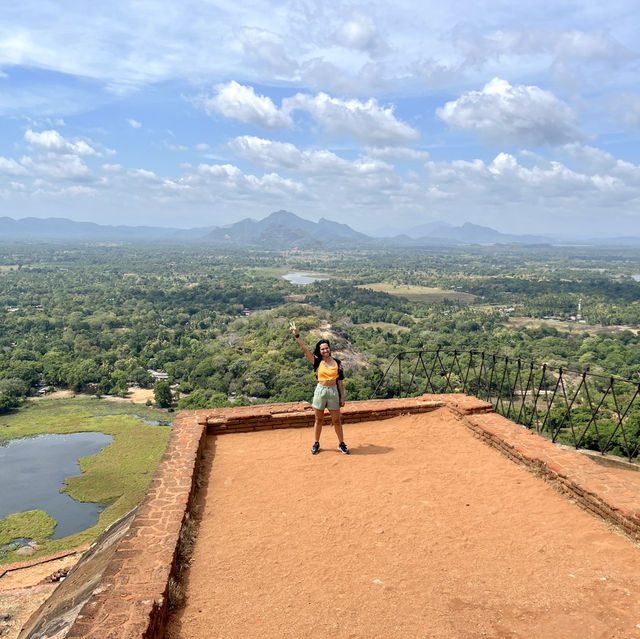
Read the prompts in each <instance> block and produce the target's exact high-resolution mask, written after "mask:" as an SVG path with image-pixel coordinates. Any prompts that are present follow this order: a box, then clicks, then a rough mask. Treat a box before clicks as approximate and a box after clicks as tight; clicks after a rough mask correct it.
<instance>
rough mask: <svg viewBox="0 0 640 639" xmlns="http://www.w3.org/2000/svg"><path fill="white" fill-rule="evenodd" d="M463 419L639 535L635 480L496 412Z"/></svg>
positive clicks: (596, 512) (497, 445)
mask: <svg viewBox="0 0 640 639" xmlns="http://www.w3.org/2000/svg"><path fill="white" fill-rule="evenodd" d="M462 421H463V422H464V423H465V424H466V425H467V426H468V427H469V428H470V429H471V430H472V431H473V432H474V434H475V435H476V436H477V437H479V438H480V439H482V440H483V441H484V442H486V443H487V444H489V445H490V446H493V447H494V448H497V449H498V450H499V451H500V452H501V453H502V454H504V455H506V456H507V457H509V458H510V459H512V460H513V461H515V462H516V463H519V464H524V465H526V466H527V467H529V468H530V469H532V470H534V471H535V472H537V473H539V474H540V475H541V476H543V477H544V478H545V479H548V480H550V481H552V482H553V484H554V485H555V486H556V488H558V489H559V490H560V491H561V492H564V493H566V494H567V495H569V496H570V497H571V498H572V499H574V500H575V502H576V503H577V504H578V505H579V506H581V507H582V508H584V509H585V510H588V511H589V512H591V513H593V514H594V515H596V516H597V517H600V518H602V519H605V520H606V521H608V522H610V523H612V524H614V525H617V526H619V527H620V528H621V529H622V530H623V531H624V532H625V533H627V534H628V535H629V536H630V537H631V538H632V539H633V540H634V541H640V488H639V487H638V486H637V485H635V484H632V483H629V482H626V481H624V479H622V478H621V477H619V476H618V475H615V474H613V473H612V472H610V471H609V470H608V469H607V468H605V467H603V466H602V465H600V464H597V463H595V462H594V461H593V460H592V459H589V458H588V457H587V456H586V455H583V454H581V453H579V452H578V451H577V450H575V449H572V448H567V447H561V446H558V445H556V444H554V443H553V442H551V441H550V440H548V439H545V438H544V437H541V436H540V435H538V434H536V433H534V432H532V431H530V430H529V429H527V428H525V427H524V426H520V425H518V424H515V423H514V422H512V421H510V420H508V419H507V418H506V417H502V416H501V415H498V414H496V413H493V414H485V415H468V416H466V417H464V418H463V419H462ZM632 468H633V466H632ZM629 472H631V471H629Z"/></svg>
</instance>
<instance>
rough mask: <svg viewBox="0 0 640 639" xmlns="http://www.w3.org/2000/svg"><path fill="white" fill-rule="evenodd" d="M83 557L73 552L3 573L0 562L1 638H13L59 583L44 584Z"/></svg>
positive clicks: (3, 568)
mask: <svg viewBox="0 0 640 639" xmlns="http://www.w3.org/2000/svg"><path fill="white" fill-rule="evenodd" d="M81 556H82V553H81V552H77V553H72V554H69V555H67V556H65V557H61V558H60V559H54V560H51V561H48V560H46V559H45V558H43V559H42V560H41V563H37V564H35V565H30V566H25V567H24V568H15V569H13V570H9V571H8V572H4V570H5V569H6V568H5V566H2V565H0V615H6V617H0V637H2V639H15V638H16V637H17V636H18V635H19V634H20V630H21V629H22V626H23V625H24V624H25V623H26V622H27V620H28V619H29V617H30V616H31V613H33V612H34V611H35V610H36V609H37V608H38V607H39V606H40V605H41V604H42V603H44V601H45V600H46V599H48V597H49V596H50V595H51V593H52V592H53V591H54V590H55V589H56V587H57V586H58V582H54V583H43V582H44V581H46V580H47V579H48V578H51V576H52V575H55V574H56V573H58V572H59V571H63V570H64V571H68V570H70V569H71V568H72V567H73V566H74V565H75V564H76V563H77V562H78V561H79V559H80V557H81Z"/></svg>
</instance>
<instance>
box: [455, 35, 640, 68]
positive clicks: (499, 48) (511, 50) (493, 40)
mask: <svg viewBox="0 0 640 639" xmlns="http://www.w3.org/2000/svg"><path fill="white" fill-rule="evenodd" d="M457 44H458V46H459V47H460V48H461V50H463V51H465V52H466V54H467V57H468V58H469V59H470V60H473V61H474V62H475V63H476V64H477V63H478V62H479V61H485V60H486V59H487V58H490V57H494V56H495V57H499V58H504V57H505V56H514V55H520V56H549V55H553V56H555V57H557V58H561V59H564V60H567V61H570V60H578V61H589V62H597V61H600V62H616V63H618V62H622V61H625V60H630V59H632V58H633V57H635V56H634V54H632V53H631V51H630V50H629V49H628V48H627V47H625V46H623V45H621V44H620V43H619V42H617V41H616V40H615V39H614V38H612V37H611V36H610V35H605V34H604V33H602V32H599V31H595V32H587V31H582V30H579V29H572V30H565V31H562V30H558V29H555V28H551V29H548V28H544V29H542V28H539V27H538V28H528V29H525V30H497V31H493V32H491V33H488V34H486V35H481V36H476V37H471V38H465V37H462V38H458V39H457Z"/></svg>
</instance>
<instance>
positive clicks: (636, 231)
mask: <svg viewBox="0 0 640 639" xmlns="http://www.w3.org/2000/svg"><path fill="white" fill-rule="evenodd" d="M445 5H446V6H445ZM639 43H640V8H639V5H638V3H637V1H636V0H611V1H610V2H607V3H602V2H595V1H593V0H582V1H579V2H578V1H575V2H573V1H572V2H569V1H567V0H555V1H550V0H538V1H536V2H532V1H529V0H526V1H521V2H518V3H514V2H504V1H485V2H478V1H475V2H468V1H466V0H464V1H461V2H455V3H451V5H450V6H449V5H448V4H447V3H442V2H434V1H431V0H429V1H427V2H417V1H409V0H399V1H396V2H395V3H389V2H388V1H386V0H385V1H384V2H382V1H379V0H374V1H370V2H367V3H361V2H351V1H350V0H345V1H341V2H331V1H327V0H325V1H322V2H321V1H319V0H318V1H315V0H294V1H286V0H285V1H279V2H271V3H267V2H263V1H262V0H253V1H248V2H242V3H238V2H229V1H227V0H224V1H216V2H208V1H206V0H199V1H197V2H193V1H186V2H185V1H184V0H183V1H182V2H174V1H172V0H164V1H161V0H154V1H153V2H150V1H148V0H140V1H138V2H135V3H131V2H128V1H127V2H125V1H120V0H112V1H110V2H108V3H87V2H79V1H77V0H76V1H72V0H65V1H60V0H48V1H46V2H45V1H44V0H39V1H32V0H22V1H21V2H20V3H2V6H0V206H1V209H0V215H7V216H10V217H13V218H22V217H28V216H36V217H52V216H56V217H68V218H71V219H75V220H82V221H94V222H99V223H103V224H128V225H154V226H177V227H182V228H190V227H196V226H210V225H223V224H228V223H231V222H235V221H237V220H239V219H242V218H245V217H253V218H255V219H260V218H262V217H264V216H266V215H268V214H269V213H271V212H272V211H276V210H279V209H286V210H289V211H292V212H294V213H296V214H298V215H300V216H301V217H304V218H307V219H310V220H317V219H318V218H320V217H326V218H328V219H332V220H337V221H340V222H345V223H348V224H350V225H351V226H353V227H354V228H356V229H358V230H361V231H364V232H373V231H376V230H378V229H383V228H385V227H388V226H393V227H396V228H408V227H411V226H414V225H417V224H424V223H428V222H432V221H445V222H449V223H451V224H462V223H463V222H467V221H468V222H473V223H475V224H483V225H487V226H492V227H494V228H496V229H498V230H501V231H504V232H518V233H523V232H535V233H544V232H554V233H564V234H570V235H573V236H588V235H593V234H599V235H640V144H639V142H640V84H639V81H638V78H639V77H640V74H639V71H640V44H639Z"/></svg>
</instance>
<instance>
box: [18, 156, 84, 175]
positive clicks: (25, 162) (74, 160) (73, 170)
mask: <svg viewBox="0 0 640 639" xmlns="http://www.w3.org/2000/svg"><path fill="white" fill-rule="evenodd" d="M20 164H22V166H24V167H25V169H26V170H27V171H28V172H29V173H30V174H31V175H34V176H36V177H44V178H53V179H56V180H72V181H80V182H86V181H92V180H93V179H94V176H93V174H92V173H91V171H90V170H89V167H88V166H87V165H86V164H85V163H84V162H83V161H82V160H81V159H80V158H79V157H78V156H77V155H63V154H59V153H48V154H46V155H42V156H40V157H37V158H32V157H29V156H24V157H22V158H21V159H20Z"/></svg>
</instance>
